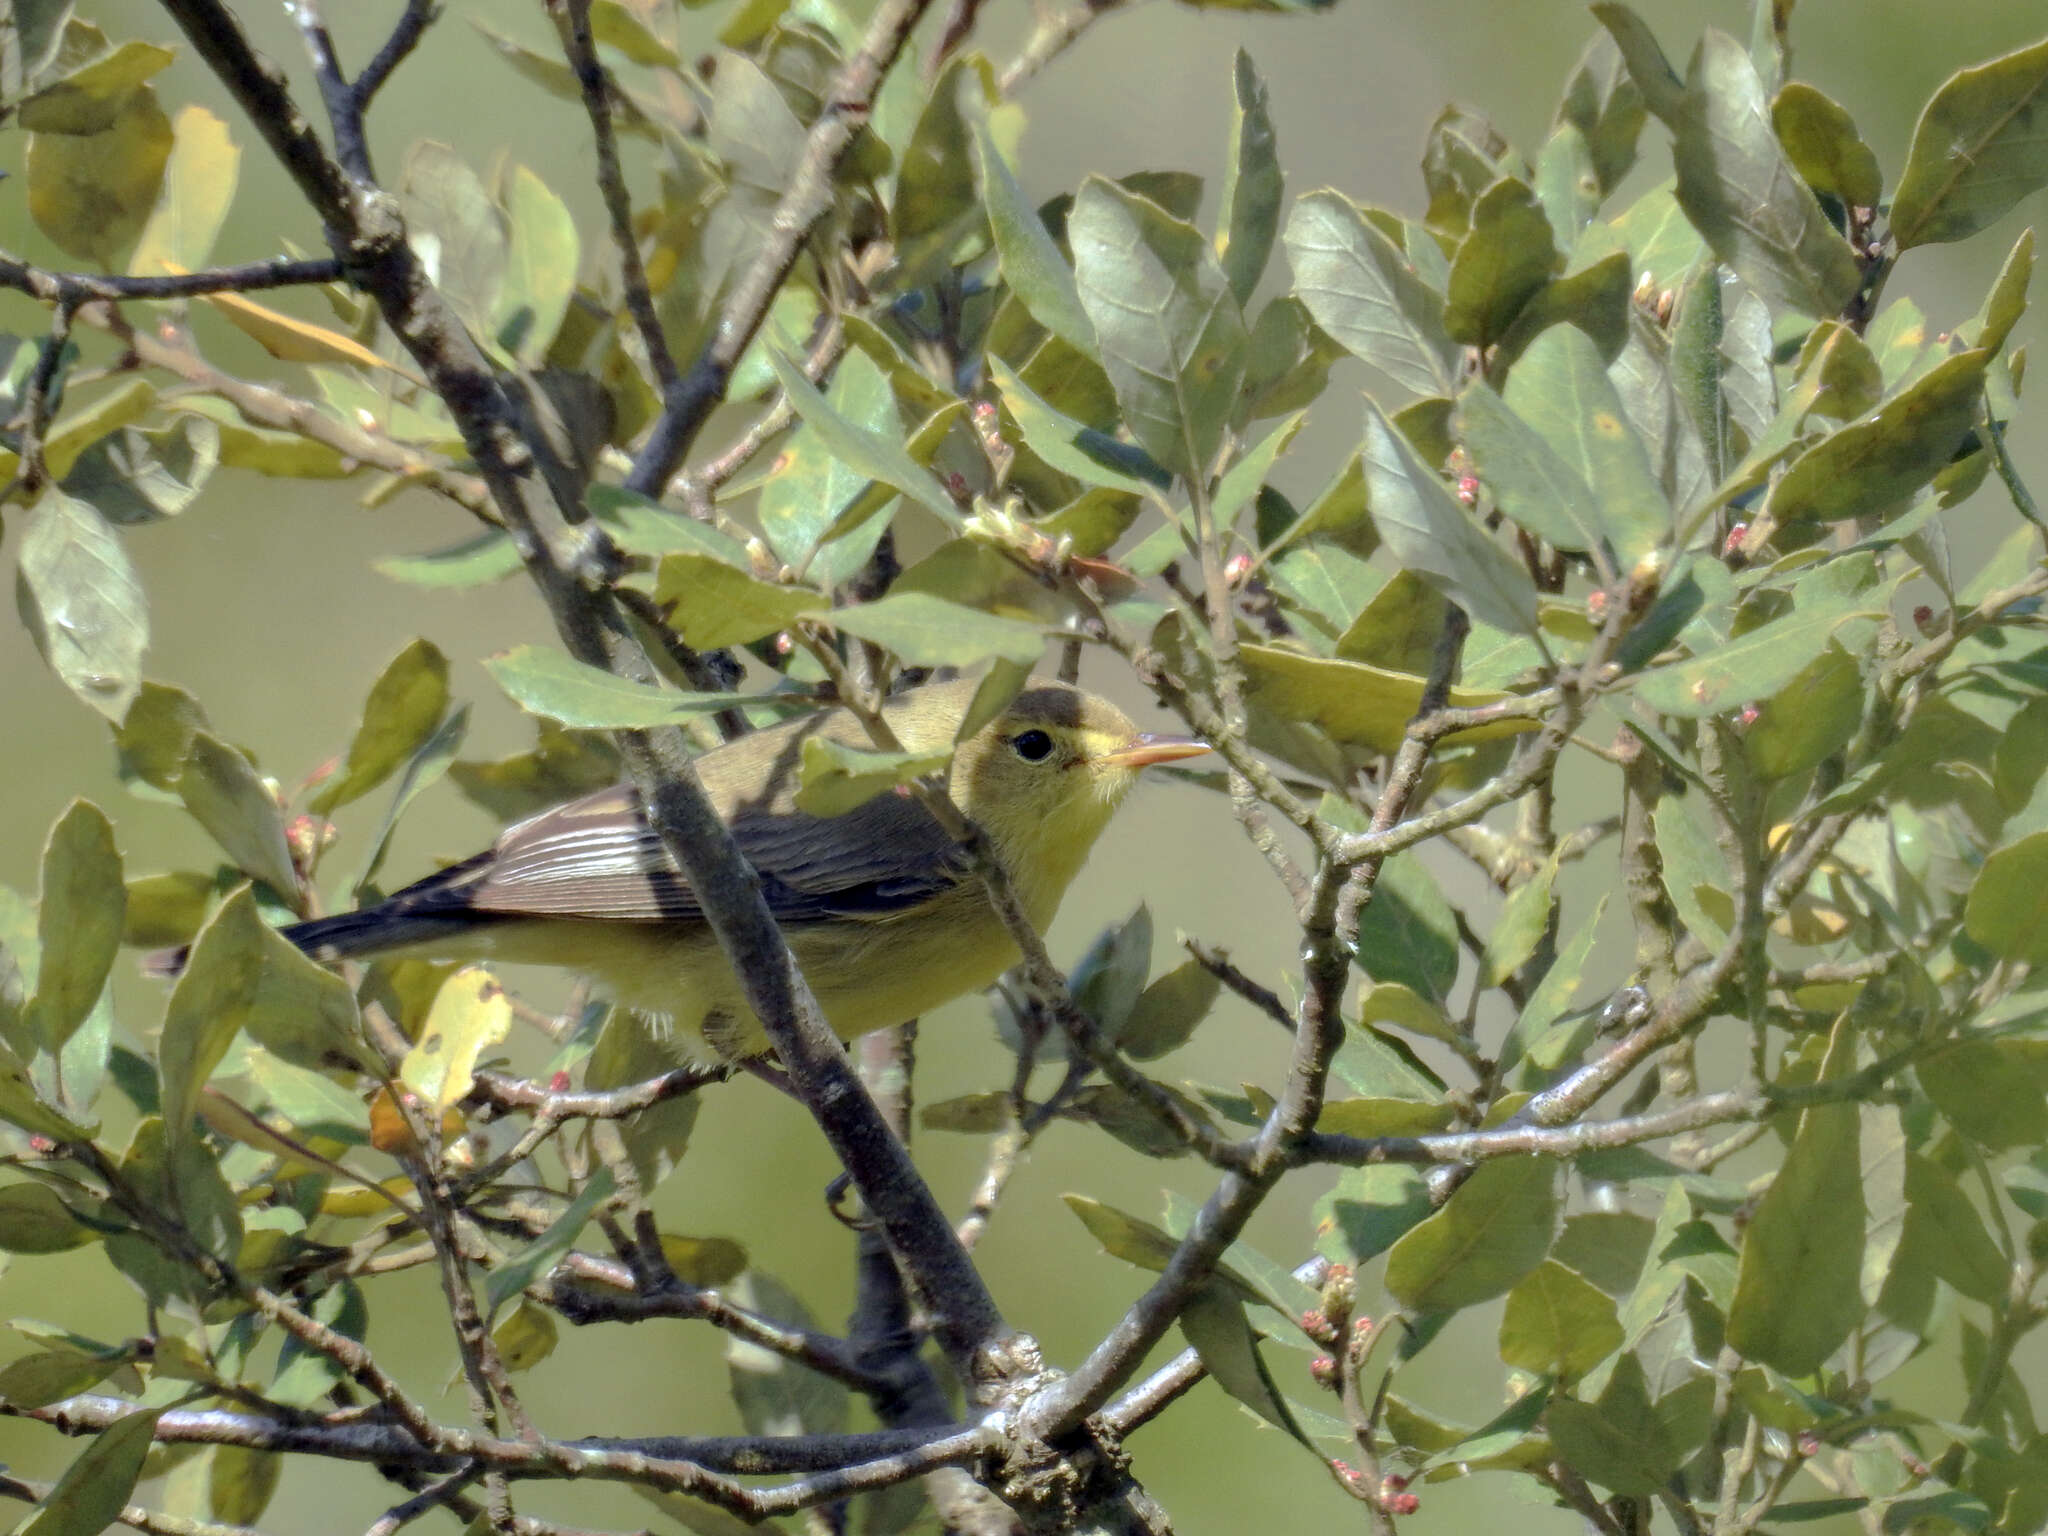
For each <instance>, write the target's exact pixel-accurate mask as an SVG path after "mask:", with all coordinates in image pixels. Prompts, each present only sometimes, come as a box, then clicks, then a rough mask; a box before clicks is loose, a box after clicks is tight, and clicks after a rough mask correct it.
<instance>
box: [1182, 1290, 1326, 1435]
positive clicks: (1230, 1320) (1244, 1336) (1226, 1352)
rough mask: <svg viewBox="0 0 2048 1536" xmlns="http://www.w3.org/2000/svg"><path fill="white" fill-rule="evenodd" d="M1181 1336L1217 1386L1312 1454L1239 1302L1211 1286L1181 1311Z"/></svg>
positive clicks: (1200, 1291) (1248, 1318)
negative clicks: (1198, 1356) (1197, 1356)
mask: <svg viewBox="0 0 2048 1536" xmlns="http://www.w3.org/2000/svg"><path fill="white" fill-rule="evenodd" d="M1180 1331H1181V1333H1182V1334H1183V1335H1184V1336H1185V1337H1186V1338H1187V1341H1188V1343H1189V1344H1191V1345H1192V1346H1193V1347H1194V1351H1195V1353H1196V1354H1198V1355H1200V1356H1201V1358H1202V1364H1203V1365H1204V1366H1206V1367H1207V1368H1208V1371H1209V1375H1210V1376H1211V1377H1212V1378H1213V1379H1214V1380H1215V1382H1216V1385H1217V1386H1219V1387H1221V1388H1222V1389H1223V1390H1224V1391H1225V1392H1228V1393H1229V1394H1230V1395H1231V1396H1232V1397H1234V1398H1235V1399H1237V1401H1238V1402H1240V1403H1242V1404H1244V1406H1245V1407H1247V1408H1249V1409H1250V1410H1251V1411H1252V1412H1253V1413H1255V1414H1257V1415H1258V1416H1259V1417H1260V1418H1262V1419H1264V1420H1265V1421H1266V1422H1267V1423H1268V1424H1271V1425H1272V1426H1273V1427H1274V1428H1275V1429H1277V1430H1280V1431H1281V1432H1282V1433H1284V1434H1287V1435H1290V1436H1292V1437H1293V1438H1294V1439H1296V1440H1298V1441H1300V1442H1301V1443H1302V1444H1303V1445H1306V1446H1308V1447H1309V1449H1311V1450H1314V1449H1315V1448H1316V1447H1315V1444H1314V1442H1313V1441H1311V1440H1310V1439H1309V1438H1308V1436H1307V1435H1306V1434H1304V1433H1303V1432H1302V1428H1301V1425H1300V1424H1299V1423H1297V1422H1296V1420H1295V1417H1294V1413H1293V1410H1292V1409H1290V1408H1289V1407H1288V1404H1287V1399H1286V1398H1285V1397H1283V1396H1281V1394H1280V1389H1279V1387H1278V1386H1276V1385H1275V1384H1274V1381H1273V1375H1272V1372H1271V1371H1270V1370H1268V1369H1267V1367H1266V1362H1265V1359H1264V1358H1263V1357H1262V1356H1261V1355H1260V1353H1259V1336H1258V1333H1257V1332H1256V1330H1254V1329H1253V1327H1252V1322H1251V1318H1250V1316H1249V1315H1247V1313H1246V1311H1245V1304H1244V1301H1243V1299H1242V1298H1241V1297H1240V1296H1239V1295H1238V1294H1237V1293H1236V1292H1235V1291H1234V1290H1232V1289H1231V1288H1230V1287H1229V1286H1227V1285H1224V1284H1222V1283H1221V1282H1219V1281H1215V1280H1211V1281H1210V1282H1209V1283H1208V1284H1206V1285H1204V1286H1203V1287H1202V1288H1201V1289H1200V1290H1198V1291H1196V1292H1195V1294H1194V1295H1193V1296H1192V1297H1191V1298H1189V1300H1188V1303H1187V1305H1186V1306H1185V1307H1183V1308H1182V1309H1181V1314H1180Z"/></svg>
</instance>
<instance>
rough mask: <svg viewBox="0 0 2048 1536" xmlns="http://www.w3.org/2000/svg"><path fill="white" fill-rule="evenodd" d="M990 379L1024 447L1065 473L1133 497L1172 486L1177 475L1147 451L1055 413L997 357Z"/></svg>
mask: <svg viewBox="0 0 2048 1536" xmlns="http://www.w3.org/2000/svg"><path fill="white" fill-rule="evenodd" d="M988 376H989V382H990V383H992V384H994V385H995V387H996V390H997V392H998V393H999V394H1001V395H1002V397H1003V406H1004V408H1005V409H1006V410H1008V411H1009V413H1010V415H1011V417H1012V419H1013V420H1014V421H1015V422H1016V425H1017V432H1018V435H1019V436H1021V437H1022V438H1023V439H1024V446H1025V447H1027V448H1029V449H1030V450H1031V451H1032V452H1033V453H1035V454H1037V455H1038V456H1039V457H1040V458H1041V459H1043V460H1045V462H1046V463H1048V464H1050V465H1051V466H1052V467H1053V468H1054V469H1056V470H1058V471H1059V472H1060V473H1061V474H1063V475H1071V476H1073V477H1074V478H1075V479H1076V480H1079V481H1081V482H1082V483H1083V484H1086V485H1096V486H1102V487H1104V488H1106V489H1109V490H1115V491H1126V492H1129V493H1130V494H1132V495H1143V494H1145V493H1146V492H1147V491H1149V490H1152V489H1155V488H1156V489H1160V490H1164V489H1166V488H1167V487H1168V486H1170V485H1172V484H1173V476H1172V475H1170V474H1168V473H1167V472H1166V471H1165V470H1164V469H1161V468H1160V467H1159V465H1158V464H1157V463H1155V462H1154V461H1153V459H1152V456H1151V455H1150V454H1148V453H1146V452H1145V450H1144V449H1142V448H1140V447H1138V446H1137V445H1136V444H1135V443H1125V442H1120V441H1118V440H1117V439H1116V438H1114V437H1112V436H1110V435H1109V434H1108V433H1107V432H1103V431H1099V430H1098V429H1096V428H1094V427H1090V426H1086V425H1083V424H1082V423H1081V422H1078V421H1076V420H1074V418H1073V417H1071V416H1068V415H1065V414H1064V413H1062V412H1060V411H1057V410H1054V409H1053V407H1052V406H1050V405H1049V404H1047V403H1046V402H1045V401H1044V400H1043V399H1041V398H1040V397H1039V396H1038V394H1037V393H1036V392H1035V391H1033V390H1032V388H1031V386H1030V385H1028V384H1026V383H1025V382H1024V381H1023V380H1022V379H1021V378H1019V377H1018V376H1017V374H1016V373H1015V372H1014V371H1013V370H1012V369H1011V368H1010V366H1009V365H1008V364H1007V363H1005V362H1004V361H1003V360H1002V359H1001V358H999V357H997V356H995V355H994V354H993V353H991V354H990V356H989V358H988Z"/></svg>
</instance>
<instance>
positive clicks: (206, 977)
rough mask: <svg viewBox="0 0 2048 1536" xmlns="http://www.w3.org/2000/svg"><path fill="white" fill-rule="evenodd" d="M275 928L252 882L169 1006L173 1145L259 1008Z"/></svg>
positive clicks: (167, 1095) (210, 933)
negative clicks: (261, 910) (268, 938)
mask: <svg viewBox="0 0 2048 1536" xmlns="http://www.w3.org/2000/svg"><path fill="white" fill-rule="evenodd" d="M268 931H269V930H268V927H267V925H266V924H265V923H264V921H263V919H262V918H260V917H258V916H257V915H256V898H255V896H254V895H253V894H252V893H251V891H250V889H249V888H248V887H247V886H244V887H242V888H241V889H240V890H238V891H236V892H235V894H234V895H232V896H230V897H229V898H228V899H227V900H226V901H225V902H223V903H221V906H220V910H219V911H217V912H215V913H214V914H213V917H212V918H211V919H210V920H209V921H208V922H207V925H206V926H205V927H204V928H202V929H201V930H200V931H199V937H198V939H197V940H195V941H194V942H193V945H192V954H191V958H190V959H188V960H187V961H186V962H185V969H184V970H183V971H182V972H180V973H179V976H178V980H177V984H176V985H175V986H173V987H172V988H171V998H170V1002H169V1004H168V1005H167V1006H166V1008H165V1010H164V1027H163V1036H162V1039H161V1041H160V1043H159V1045H158V1047H157V1066H158V1070H159V1071H160V1072H161V1073H162V1077H163V1100H162V1102H163V1121H164V1129H165V1132H166V1134H167V1135H168V1137H169V1139H170V1143H171V1145H172V1146H173V1147H176V1146H178V1145H181V1144H182V1143H183V1142H184V1140H185V1139H186V1138H187V1137H189V1136H190V1135H191V1132H192V1117H193V1115H194V1113H195V1112H196V1111H197V1109H198V1105H199V1090H200V1089H202V1088H204V1087H205V1086H206V1081H207V1079H208V1078H210V1077H212V1076H213V1072H214V1068H216V1067H218V1066H219V1065H220V1063H221V1058H222V1057H223V1056H225V1055H226V1054H227V1049H228V1044H229V1042H230V1041H232V1040H233V1039H234V1038H235V1032H236V1031H237V1030H239V1029H240V1028H241V1027H242V1025H243V1023H244V1022H245V1021H246V1020H247V1019H248V1017H249V1015H250V1012H251V1010H252V1009H253V1007H254V1005H255V1002H256V996H257V992H258V989H259V988H260V986H261V985H262V981H263V970H264V948H265V945H264V938H265V935H266V934H267V933H268Z"/></svg>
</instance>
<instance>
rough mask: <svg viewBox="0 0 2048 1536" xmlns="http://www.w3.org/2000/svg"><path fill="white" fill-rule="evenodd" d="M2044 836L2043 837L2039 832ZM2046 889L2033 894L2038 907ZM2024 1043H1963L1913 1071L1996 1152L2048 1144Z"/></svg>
mask: <svg viewBox="0 0 2048 1536" xmlns="http://www.w3.org/2000/svg"><path fill="white" fill-rule="evenodd" d="M2037 835H2039V834H2037ZM2039 890H2040V887H2039V886H2035V887H2033V888H2032V890H2031V891H2030V892H2029V900H2030V901H2033V902H2034V904H2035V905H2038V904H2039V903H2038V900H2037V899H2036V898H2037V897H2038V893H2039ZM2023 1050H2024V1048H2023V1046H2022V1044H2021V1042H2018V1041H2011V1040H1960V1041H1957V1042H1956V1043H1955V1044H1954V1045H1951V1046H1949V1047H1948V1048H1947V1049H1945V1050H1943V1051H1940V1052H1938V1053H1937V1054H1935V1055H1932V1056H1928V1057H1925V1058H1923V1059H1922V1060H1921V1061H1920V1062H1919V1063H1918V1064H1917V1065H1916V1066H1915V1067H1914V1069H1913V1073H1914V1076H1916V1077H1918V1078H1919V1079H1920V1086H1921V1087H1922V1088H1923V1089H1925V1090H1926V1093H1927V1097H1928V1098H1930V1099H1932V1100H1933V1101H1934V1107H1935V1108H1936V1109H1938V1110H1940V1111H1941V1112H1942V1113H1943V1114H1944V1115H1946V1116H1947V1117H1948V1118H1949V1121H1950V1123H1952V1124H1953V1125H1954V1126H1955V1128H1956V1129H1957V1130H1958V1131H1961V1132H1962V1133H1963V1134H1964V1135H1965V1136H1967V1137H1969V1138H1970V1140H1972V1141H1974V1142H1977V1143H1978V1144H1979V1145H1981V1146H1985V1147H1989V1148H1991V1149H1992V1150H1994V1151H2004V1150H2005V1149H2006V1148H2008V1147H2018V1146H2029V1145H2034V1144H2037V1143H2039V1142H2041V1141H2043V1140H2048V1100H2044V1099H2043V1097H2042V1088H2043V1084H2042V1073H2041V1072H2040V1071H2039V1070H2038V1069H2037V1065H2036V1062H2035V1060H2034V1059H2033V1058H2032V1057H2031V1056H2030V1055H2028V1054H2023Z"/></svg>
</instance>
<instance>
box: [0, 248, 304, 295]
mask: <svg viewBox="0 0 2048 1536" xmlns="http://www.w3.org/2000/svg"><path fill="white" fill-rule="evenodd" d="M343 276H344V274H343V272H342V268H341V263H340V262H338V261H336V260H334V258H332V257H331V256H316V257H305V258H293V257H285V256H273V257H271V258H270V259H269V260H268V261H251V262H247V263H245V264H243V265H241V266H238V267H208V268H207V269H206V270H205V271H203V272H174V273H171V274H170V275H168V276H165V277H116V276H103V275H101V274H99V273H96V272H51V271H47V270H45V269H44V268H41V267H32V266H30V265H29V264H28V263H27V262H25V261H17V260H15V258H13V257H12V256H0V288H12V289H14V290H15V291H16V292H17V293H25V294H27V295H28V296H29V297H30V298H34V299H41V300H42V301H43V302H44V303H45V304H71V305H79V304H91V303H108V304H118V303H120V302H122V301H123V300H127V299H191V298H198V297H200V296H202V295H205V294H209V293H258V292H261V291H262V290H264V289H266V288H298V287H304V286H307V285H309V284H320V283H338V282H340V281H341V280H342V278H343Z"/></svg>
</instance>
